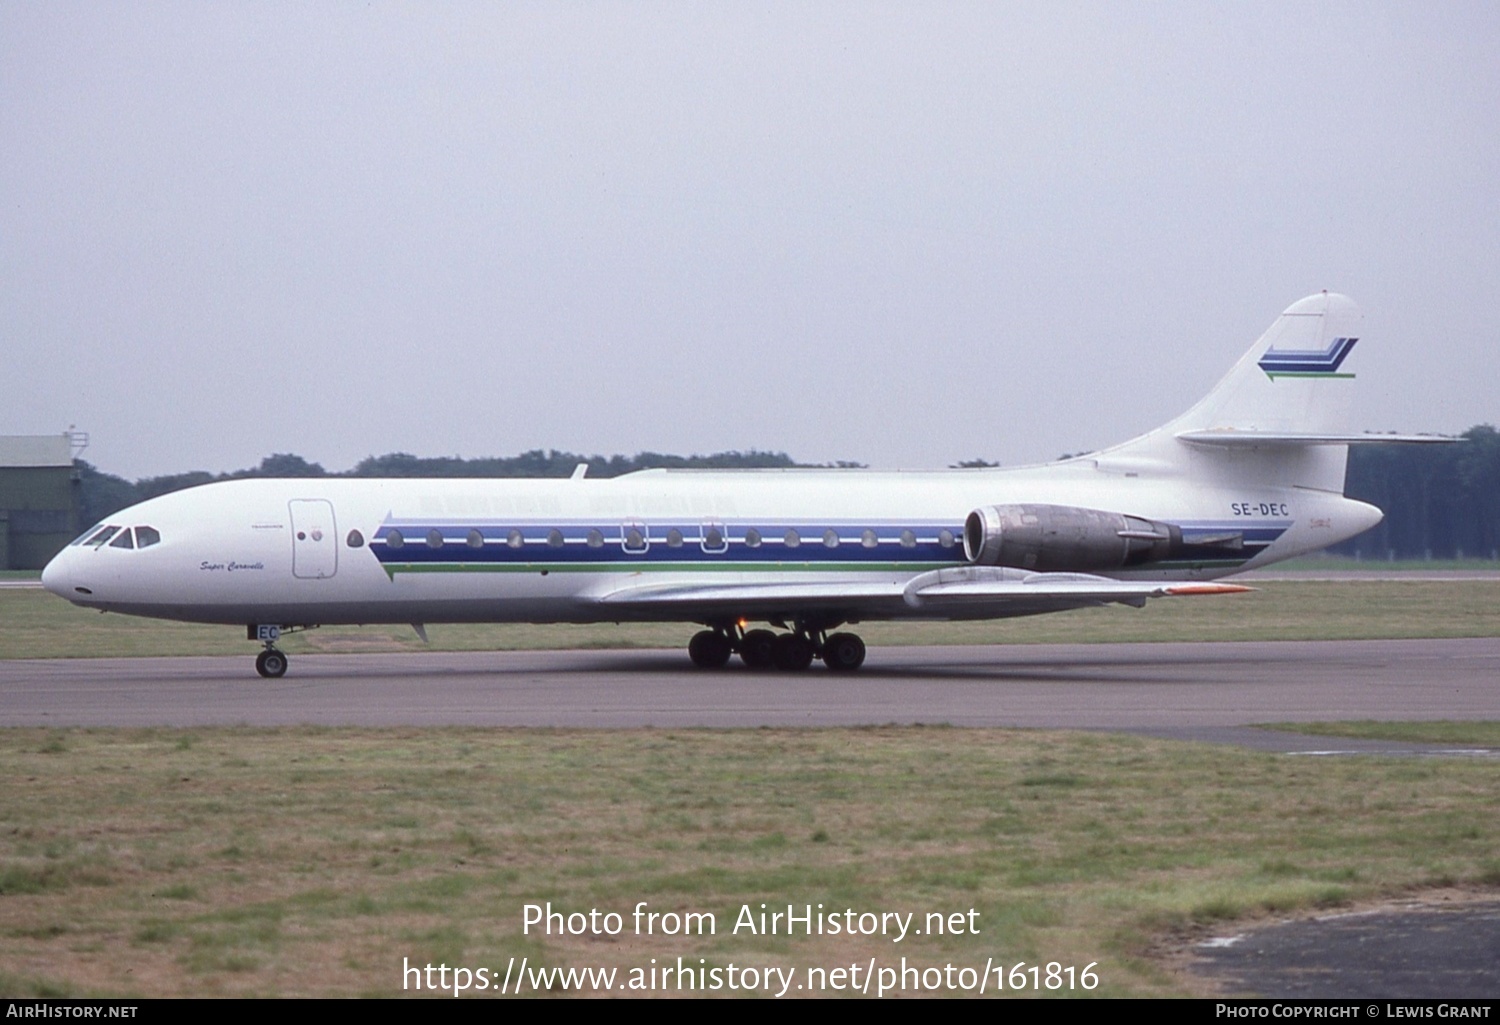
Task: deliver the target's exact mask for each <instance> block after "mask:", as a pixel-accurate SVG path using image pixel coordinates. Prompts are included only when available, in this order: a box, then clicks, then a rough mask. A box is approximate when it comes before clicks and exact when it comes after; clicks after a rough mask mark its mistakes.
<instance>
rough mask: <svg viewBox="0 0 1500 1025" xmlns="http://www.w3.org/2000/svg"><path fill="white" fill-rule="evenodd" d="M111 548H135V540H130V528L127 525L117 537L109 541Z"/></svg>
mask: <svg viewBox="0 0 1500 1025" xmlns="http://www.w3.org/2000/svg"><path fill="white" fill-rule="evenodd" d="M109 546H110V547H111V548H134V547H135V542H134V541H132V540H130V528H129V527H126V528H125V529H124V530H122V531H120V533H119V534H117V535H115V539H114V540H113V541H111V542H110V543H109Z"/></svg>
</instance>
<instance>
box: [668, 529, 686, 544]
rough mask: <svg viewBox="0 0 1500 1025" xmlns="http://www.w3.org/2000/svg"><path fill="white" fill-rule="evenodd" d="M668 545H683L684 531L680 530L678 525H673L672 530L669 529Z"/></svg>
mask: <svg viewBox="0 0 1500 1025" xmlns="http://www.w3.org/2000/svg"><path fill="white" fill-rule="evenodd" d="M667 547H668V548H681V547H682V531H680V530H678V529H677V528H676V527H673V528H672V529H671V530H669V531H667Z"/></svg>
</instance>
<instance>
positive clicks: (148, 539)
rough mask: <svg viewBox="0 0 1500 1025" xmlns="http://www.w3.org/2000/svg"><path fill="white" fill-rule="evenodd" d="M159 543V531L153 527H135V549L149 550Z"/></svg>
mask: <svg viewBox="0 0 1500 1025" xmlns="http://www.w3.org/2000/svg"><path fill="white" fill-rule="evenodd" d="M160 542H161V531H159V530H157V529H156V528H155V527H136V528H135V546H136V547H137V548H150V547H151V546H152V545H154V544H159V543H160Z"/></svg>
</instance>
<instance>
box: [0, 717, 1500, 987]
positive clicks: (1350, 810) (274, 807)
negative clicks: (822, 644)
mask: <svg viewBox="0 0 1500 1025" xmlns="http://www.w3.org/2000/svg"><path fill="white" fill-rule="evenodd" d="M1455 729H1460V727H1457V726H1456V727H1455ZM0 771H3V772H4V774H5V779H6V780H7V781H9V782H8V784H7V787H6V789H5V797H4V800H3V802H0V992H4V993H6V994H7V995H12V996H32V995H69V996H76V995H86V994H93V995H121V996H175V995H216V994H246V995H360V994H364V995H396V994H400V993H401V992H402V980H403V975H402V972H401V968H402V964H403V959H409V961H410V962H411V963H416V964H419V965H425V964H427V963H428V962H431V963H432V964H434V965H438V964H447V965H448V966H450V967H454V966H465V967H468V968H471V969H472V968H480V967H483V968H486V969H488V970H491V971H496V970H498V971H499V972H502V973H503V971H504V969H505V967H506V965H507V964H508V963H510V962H509V959H510V958H512V957H514V958H515V959H516V962H517V963H519V961H520V959H521V958H522V957H525V958H527V959H528V963H529V964H530V965H531V966H532V967H536V966H539V965H540V966H543V967H548V968H561V967H566V968H584V967H615V968H616V969H619V970H620V971H621V973H622V974H621V975H620V976H619V981H620V982H625V981H627V980H628V978H629V976H628V974H626V973H628V972H629V970H630V969H632V968H641V967H643V966H644V967H649V966H650V959H651V958H652V957H655V958H657V959H658V963H660V964H665V963H675V959H676V958H677V957H679V956H680V957H683V958H685V959H687V961H688V963H689V964H691V965H694V966H698V965H699V964H700V962H699V961H698V959H700V958H701V959H703V961H702V962H701V964H702V966H704V967H719V968H721V969H723V968H726V967H727V966H728V965H730V964H735V965H737V966H739V967H740V968H741V969H743V968H745V967H755V968H756V969H757V970H763V969H766V968H770V967H777V968H784V969H788V970H795V971H796V972H797V975H796V981H797V982H803V983H805V981H806V972H807V969H809V968H817V967H824V968H836V967H838V966H840V965H842V966H844V967H845V968H847V967H848V966H849V965H850V964H854V963H857V964H860V965H861V967H862V968H863V966H865V965H867V964H868V963H869V959H870V958H874V959H875V960H876V962H877V964H878V965H879V966H881V967H884V966H887V965H898V964H899V961H900V958H901V957H902V956H903V955H904V956H905V957H907V958H908V963H909V964H911V965H920V966H923V967H930V966H939V967H941V966H944V965H947V964H953V965H955V966H959V967H964V966H967V967H976V968H979V969H983V967H984V966H985V965H986V962H987V959H991V958H993V960H994V963H997V964H1003V965H1005V966H1006V967H1007V968H1008V967H1009V966H1012V965H1014V964H1015V963H1016V962H1026V963H1027V964H1028V965H1030V964H1037V963H1042V964H1045V963H1047V962H1053V961H1055V962H1058V963H1059V965H1061V966H1073V967H1074V968H1075V969H1077V970H1080V971H1081V970H1082V969H1083V968H1084V967H1085V966H1088V965H1090V964H1091V963H1092V964H1093V971H1094V972H1096V973H1097V975H1098V978H1099V980H1100V985H1099V987H1098V989H1097V990H1095V991H1094V992H1095V993H1096V994H1098V995H1108V996H1126V995H1170V994H1180V993H1184V992H1190V991H1193V984H1192V983H1190V982H1187V981H1184V980H1183V979H1181V978H1178V977H1176V976H1174V975H1172V974H1170V973H1169V972H1167V971H1166V970H1165V969H1164V968H1162V967H1161V963H1160V962H1159V960H1158V959H1157V956H1156V955H1157V954H1158V953H1159V952H1160V951H1161V950H1162V948H1163V947H1164V946H1166V945H1169V944H1170V943H1171V942H1173V941H1174V940H1177V939H1181V938H1182V937H1183V936H1185V935H1187V934H1189V933H1191V931H1192V930H1194V929H1198V928H1207V927H1209V926H1212V925H1214V924H1215V923H1222V922H1223V921H1224V920H1226V919H1235V918H1240V917H1242V916H1247V915H1248V916H1255V915H1265V914H1271V913H1288V912H1294V911H1296V910H1299V909H1311V908H1326V907H1337V906H1343V905H1346V904H1348V903H1350V902H1354V901H1359V900H1363V899H1366V898H1370V897H1374V896H1379V895H1390V894H1396V893H1403V892H1407V891H1411V890H1414V889H1418V888H1423V887H1433V886H1444V887H1454V886H1459V887H1480V888H1484V887H1490V888H1493V887H1497V886H1500V854H1497V851H1500V815H1496V813H1495V812H1496V797H1495V795H1496V793H1497V792H1500V764H1497V763H1496V762H1495V761H1494V760H1480V759H1435V760H1414V759H1411V758H1357V759H1292V758H1287V757H1284V756H1276V755H1267V754H1260V753H1255V752H1248V751H1240V750H1233V749H1225V748H1216V747H1209V746H1205V745H1194V744H1180V743H1169V742H1164V741H1155V740H1148V739H1141V738H1134V737H1125V736H1111V735H1098V734H1069V733H1042V732H1025V731H1003V730H954V729H941V728H901V729H898V728H880V729H856V730H781V729H777V730H771V729H762V730H738V731H712V730H638V731H565V730H456V729H444V730H420V731H419V730H386V731H379V730H356V729H348V730H343V729H341V730H308V729H299V730H279V731H262V730H249V729H223V730H195V731H191V732H187V731H166V730H150V731H135V730H50V731H49V730H8V731H4V732H0ZM547 901H550V902H552V904H553V906H554V908H556V909H560V910H562V911H564V912H583V913H587V912H589V911H590V909H594V908H597V909H599V910H600V911H601V912H608V911H614V912H618V913H620V914H621V915H622V916H623V922H624V928H623V932H622V935H620V936H617V937H596V936H587V935H585V936H558V935H554V936H552V937H546V936H543V935H538V934H537V933H536V932H535V931H533V932H532V933H531V934H530V935H525V934H523V931H522V915H523V906H524V905H525V904H526V903H529V902H535V903H539V904H542V903H545V902H547ZM640 901H645V902H647V906H648V908H649V909H651V910H655V911H659V912H677V913H679V914H680V913H684V912H690V911H691V912H712V913H714V914H715V916H716V918H717V926H718V928H717V931H716V933H715V934H714V935H712V936H707V935H705V936H692V937H681V936H678V937H672V936H659V935H658V936H636V935H632V932H633V930H632V927H631V924H630V923H631V917H630V912H631V910H632V909H633V908H634V907H635V906H636V905H637V903H638V902H640ZM762 903H765V904H767V905H768V906H769V907H771V908H773V909H774V908H776V907H777V906H778V905H779V906H780V907H782V908H784V907H785V905H786V904H788V903H791V904H795V905H797V906H799V907H801V906H803V905H806V904H809V903H810V904H813V905H816V904H818V903H822V904H824V905H825V908H826V909H829V910H839V911H842V910H843V909H845V908H850V909H854V911H855V912H857V913H858V912H876V913H880V912H898V913H905V912H915V913H917V919H916V922H917V923H921V922H923V921H925V916H926V915H927V914H928V913H935V912H943V913H945V914H948V913H955V912H957V913H961V914H962V915H963V916H965V918H964V921H965V925H966V927H967V924H968V923H970V922H972V924H974V925H975V926H976V927H977V934H968V933H967V932H966V934H964V935H950V936H941V937H939V936H930V935H924V936H909V937H908V938H907V939H906V940H904V941H903V942H901V943H895V942H892V941H891V939H889V938H884V939H883V938H880V937H879V936H872V937H864V936H856V937H848V936H828V935H824V936H816V935H814V936H810V937H809V936H803V935H798V936H794V937H791V938H788V937H786V936H784V935H780V936H774V937H769V936H759V935H750V934H747V933H744V932H743V931H742V932H741V933H740V934H739V935H735V934H733V933H732V931H731V929H732V926H733V925H734V923H735V921H736V919H737V917H738V913H739V909H740V908H741V907H742V906H744V905H749V906H750V907H751V909H752V910H753V911H755V912H757V913H758V911H759V906H760V904H762ZM970 909H973V910H975V911H976V912H977V913H978V916H977V918H973V919H968V918H967V917H966V916H967V912H968V911H969V910H970ZM1044 971H1045V969H1044ZM497 979H498V976H497ZM408 992H409V991H408ZM1079 992H1081V991H1079Z"/></svg>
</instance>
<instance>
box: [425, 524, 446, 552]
mask: <svg viewBox="0 0 1500 1025" xmlns="http://www.w3.org/2000/svg"><path fill="white" fill-rule="evenodd" d="M427 547H428V548H441V547H443V532H442V531H441V530H438V529H437V528H436V527H433V528H432V529H431V530H429V531H428V532H427Z"/></svg>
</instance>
